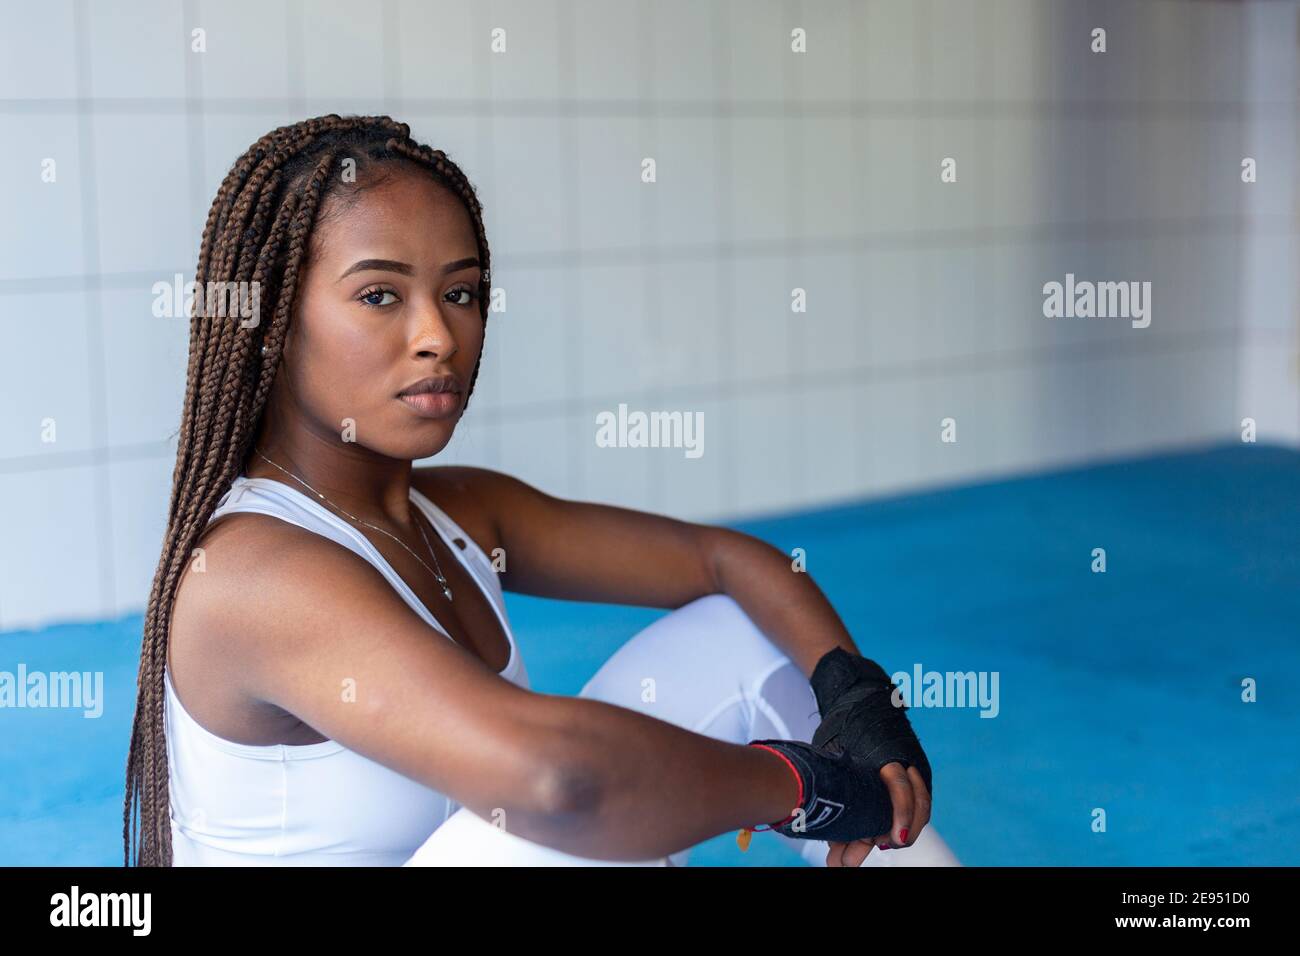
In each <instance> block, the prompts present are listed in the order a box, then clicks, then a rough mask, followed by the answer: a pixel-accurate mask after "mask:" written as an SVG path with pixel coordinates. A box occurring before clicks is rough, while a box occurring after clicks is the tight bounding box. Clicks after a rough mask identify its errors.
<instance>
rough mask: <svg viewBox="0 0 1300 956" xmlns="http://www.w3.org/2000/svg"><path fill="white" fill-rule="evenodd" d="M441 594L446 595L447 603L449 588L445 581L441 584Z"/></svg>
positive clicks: (449, 598)
mask: <svg viewBox="0 0 1300 956" xmlns="http://www.w3.org/2000/svg"><path fill="white" fill-rule="evenodd" d="M442 593H443V594H445V595H447V600H448V601H450V600H451V588H449V587H447V581H446V579H444V580H443V582H442Z"/></svg>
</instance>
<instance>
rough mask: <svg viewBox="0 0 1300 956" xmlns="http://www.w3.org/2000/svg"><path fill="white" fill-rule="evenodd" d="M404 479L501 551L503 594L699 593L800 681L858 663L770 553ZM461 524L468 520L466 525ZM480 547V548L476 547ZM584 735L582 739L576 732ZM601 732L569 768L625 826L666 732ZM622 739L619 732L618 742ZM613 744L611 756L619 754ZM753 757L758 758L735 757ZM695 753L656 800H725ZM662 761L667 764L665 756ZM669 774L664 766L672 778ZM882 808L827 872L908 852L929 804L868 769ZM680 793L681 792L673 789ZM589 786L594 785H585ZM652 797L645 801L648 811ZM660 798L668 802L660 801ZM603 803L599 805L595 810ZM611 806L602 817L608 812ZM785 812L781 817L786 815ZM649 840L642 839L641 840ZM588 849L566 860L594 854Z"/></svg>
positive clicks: (462, 469) (825, 605) (513, 485)
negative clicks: (731, 612) (878, 828)
mask: <svg viewBox="0 0 1300 956" xmlns="http://www.w3.org/2000/svg"><path fill="white" fill-rule="evenodd" d="M415 475H416V476H417V477H413V481H418V482H427V483H428V485H427V486H426V487H428V489H429V492H430V494H431V496H432V497H434V498H435V500H439V499H441V500H456V501H458V502H459V503H460V504H461V505H463V507H464V508H465V513H466V514H467V515H468V516H470V517H471V518H472V520H473V522H474V524H475V529H476V531H478V533H480V534H482V535H483V536H484V537H486V538H487V545H486V547H485V548H484V549H485V550H490V549H492V548H497V547H499V548H501V549H502V550H503V551H504V553H505V559H506V567H505V570H504V572H503V573H502V575H501V577H502V581H501V584H502V587H503V588H504V589H506V590H510V591H517V592H520V593H524V594H533V595H538V596H541V597H551V598H559V599H564V600H571V601H599V602H605V603H611V604H634V605H640V606H645V607H663V608H678V607H681V606H682V605H684V604H687V603H689V602H690V601H693V600H695V599H696V598H699V597H703V596H705V595H708V594H717V593H723V594H727V595H729V596H731V597H732V598H733V599H734V600H735V601H736V603H737V604H738V605H739V606H740V607H741V608H742V609H743V610H744V611H745V613H746V614H748V615H749V618H750V619H751V620H752V621H753V622H754V623H755V625H757V627H758V628H759V630H761V631H762V632H763V633H764V634H765V635H766V636H767V638H768V639H769V640H771V641H772V643H773V644H775V645H777V646H778V647H779V648H780V649H781V650H782V651H784V652H785V654H786V656H787V657H789V658H790V659H791V660H792V661H794V662H795V664H796V665H797V666H798V667H799V668H800V669H801V670H802V671H803V673H804V675H805V676H806V677H810V678H811V676H812V673H813V669H814V668H815V667H816V665H817V662H818V661H819V660H820V659H821V658H822V657H823V656H824V655H825V654H826V653H828V652H829V651H831V650H834V649H835V648H836V647H843V648H844V649H845V650H847V651H849V652H851V653H854V654H858V653H860V652H859V651H858V648H857V647H856V645H855V644H854V643H853V639H852V638H851V637H850V635H849V634H848V632H847V630H846V629H845V627H844V624H843V622H842V621H841V620H840V618H839V616H838V615H837V614H836V613H835V610H834V608H832V607H831V605H830V602H829V601H827V600H826V597H825V595H823V594H822V592H821V589H820V588H818V587H817V585H816V584H815V583H814V582H813V580H812V578H811V577H810V576H809V575H808V574H806V573H800V572H796V571H795V570H794V569H793V568H792V566H791V563H790V559H789V558H788V557H787V556H786V555H784V554H782V553H781V552H780V551H778V550H777V549H776V548H774V547H772V546H771V545H769V544H767V543H766V542H764V541H761V540H759V539H757V538H754V537H753V536H751V535H747V534H743V533H741V532H738V531H733V530H730V529H727V528H719V527H713V526H710V525H702V524H694V523H691V522H685V521H679V520H676V519H674V518H669V517H664V516H661V515H655V514H649V513H646V512H641V511H634V510H630V509H627V508H620V507H616V506H611V505H603V504H595V503H590V502H582V501H569V500H565V499H562V498H556V497H554V496H552V495H548V494H546V493H545V492H542V491H540V490H539V489H537V488H534V487H532V486H530V485H528V484H526V483H525V482H522V481H520V480H518V479H516V478H512V477H510V476H509V475H505V474H502V473H501V472H496V471H491V470H489V469H484V468H473V467H466V466H447V467H435V468H424V469H416V471H415ZM467 520H470V519H469V518H467ZM480 545H481V546H482V545H483V542H482V541H480ZM584 729H585V731H586V733H584ZM606 729H608V725H603V726H602V725H599V724H597V725H594V726H593V725H589V726H588V727H586V728H583V729H580V728H574V733H575V735H576V737H575V739H576V740H582V741H584V743H585V747H584V750H583V752H581V753H580V754H579V755H578V760H579V762H580V763H586V764H588V765H590V766H591V768H592V769H591V770H590V771H588V772H589V773H590V774H591V776H592V778H593V779H594V780H600V781H605V784H604V786H605V789H606V792H605V794H604V796H603V798H601V799H600V800H597V799H593V801H592V806H593V807H597V808H599V809H597V810H596V811H594V812H596V813H598V814H602V813H613V814H615V816H616V817H620V818H629V817H630V818H633V819H635V818H637V817H638V816H640V812H631V811H630V809H629V808H630V806H631V805H632V804H640V803H642V802H644V793H645V791H643V790H642V789H641V787H643V786H653V785H654V783H655V781H647V780H642V779H641V777H642V776H643V775H644V774H645V767H644V765H643V764H641V763H640V761H641V760H642V759H643V758H644V757H645V752H643V751H642V746H643V745H644V746H647V747H648V749H649V750H652V751H658V750H660V748H662V747H663V744H664V739H663V738H670V737H671V736H672V735H671V733H670V732H668V731H665V730H663V728H662V727H658V726H657V727H655V729H654V730H649V729H646V730H645V732H646V733H648V734H650V739H648V740H645V741H642V740H637V739H634V738H628V737H622V736H615V737H613V738H604V739H603V738H601V737H600V736H599V735H600V733H601V732H602V731H604V730H606ZM626 732H628V731H627V729H625V728H620V729H619V731H618V733H619V734H622V733H626ZM620 742H621V744H622V746H619V743H620ZM744 749H758V748H744ZM706 752H707V745H704V744H701V743H699V741H698V738H696V737H694V736H693V737H692V739H691V741H689V742H688V743H687V744H686V746H685V748H684V749H683V750H682V751H681V752H679V753H678V754H676V755H675V756H676V759H677V760H678V761H679V762H682V761H684V762H686V763H687V764H688V765H693V766H694V767H696V768H697V769H696V770H695V771H688V772H686V773H685V774H683V775H682V778H681V781H679V782H678V783H674V784H673V786H672V787H667V786H666V785H665V784H666V783H667V781H664V780H659V781H657V782H658V783H659V785H660V786H659V793H660V794H673V793H688V792H689V793H693V794H698V793H700V788H701V786H706V787H711V788H715V789H714V791H713V792H712V793H710V792H708V791H707V790H706V792H705V794H704V799H705V800H710V801H711V800H712V799H717V800H725V799H730V798H727V797H725V796H724V795H723V794H722V793H720V792H719V791H722V790H729V789H731V788H732V784H734V783H735V779H734V778H732V777H731V776H730V769H728V772H726V773H718V772H717V768H718V766H719V765H718V764H714V765H713V766H709V764H708V761H707V760H705V761H701V760H700V757H701V755H704V754H706ZM665 756H667V754H665ZM674 769H675V768H674ZM880 775H881V780H882V781H884V783H885V785H886V787H887V788H888V790H889V794H890V799H891V802H892V804H893V808H894V819H893V825H892V827H891V828H890V832H889V833H887V834H880V835H878V836H876V838H875V840H874V841H873V840H868V839H864V840H859V841H856V842H854V843H852V844H843V843H834V842H833V843H831V852H830V855H829V857H828V864H829V865H831V866H859V865H861V863H862V861H863V859H865V857H866V855H867V853H868V852H870V850H871V848H872V845H873V842H874V844H875V845H880V846H908V845H911V844H913V843H915V842H916V839H917V837H918V836H919V834H920V833H921V831H922V830H923V829H924V827H925V826H926V824H927V823H928V822H929V819H930V796H929V792H928V790H927V788H926V785H925V783H924V780H923V779H922V777H921V775H920V773H919V772H918V771H917V769H916V768H915V767H908V768H906V769H904V768H903V766H902V765H901V764H899V763H890V764H887V765H886V766H885V767H884V768H882V769H881V771H880ZM680 783H686V784H687V786H688V788H689V789H686V790H683V789H678V788H677V787H678V786H679V784H680ZM593 786H596V785H593ZM664 799H665V798H664V797H663V796H656V797H655V799H654V800H652V801H651V803H654V804H657V805H659V806H660V807H662V805H663V802H662V801H663V800H664ZM669 799H671V798H669ZM602 800H603V803H602ZM694 806H695V807H698V808H699V809H694V808H693V810H692V815H694V814H697V813H698V814H699V815H700V819H701V822H703V819H702V818H710V820H709V823H708V826H713V825H714V822H713V820H712V817H715V816H716V808H719V807H720V806H721V805H720V804H716V803H712V802H709V803H707V804H703V805H701V804H699V803H697V804H695V805H694ZM611 808H612V809H611ZM787 812H788V811H787ZM784 815H785V813H782V814H781V815H780V816H777V817H772V818H770V820H769V819H768V818H765V817H762V816H758V817H752V818H751V819H752V820H753V821H754V822H772V821H774V820H778V819H781V817H783V816H784ZM642 819H643V820H644V821H646V822H644V823H643V824H642V825H643V826H653V827H656V828H658V827H667V828H669V829H670V830H671V829H673V828H675V827H676V826H678V825H680V824H681V823H682V821H677V820H671V821H668V820H665V819H664V818H663V817H661V816H659V815H656V814H651V815H650V816H647V817H643V818H642ZM648 835H649V834H648ZM596 848H597V845H596V844H593V845H592V846H589V847H586V848H584V849H583V850H575V851H573V852H580V853H584V854H585V855H594V852H593V851H594V850H595V849H596Z"/></svg>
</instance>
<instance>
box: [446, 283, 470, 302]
mask: <svg viewBox="0 0 1300 956" xmlns="http://www.w3.org/2000/svg"><path fill="white" fill-rule="evenodd" d="M447 294H448V295H463V296H465V299H464V301H462V302H457V303H456V305H469V304H470V303H471V302H473V301H474V300H475V299H477V298H478V295H477V294H476V293H475V292H474V290H473V289H469V288H464V287H462V288H459V289H452V290H451V291H450V292H448V293H447Z"/></svg>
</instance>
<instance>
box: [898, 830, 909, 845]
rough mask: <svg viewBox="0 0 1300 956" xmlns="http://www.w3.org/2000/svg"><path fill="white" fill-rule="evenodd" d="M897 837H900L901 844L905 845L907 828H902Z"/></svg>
mask: <svg viewBox="0 0 1300 956" xmlns="http://www.w3.org/2000/svg"><path fill="white" fill-rule="evenodd" d="M898 835H899V836H901V837H902V838H903V842H904V843H906V842H907V827H903V829H902V831H901V832H900V833H899V834H898Z"/></svg>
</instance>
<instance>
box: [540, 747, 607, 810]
mask: <svg viewBox="0 0 1300 956" xmlns="http://www.w3.org/2000/svg"><path fill="white" fill-rule="evenodd" d="M534 778H535V785H534V787H533V807H534V810H535V812H537V813H539V814H541V815H543V816H546V817H549V818H552V819H557V820H558V819H574V818H582V817H587V816H592V815H594V814H595V813H596V810H597V808H598V807H599V806H600V804H601V799H602V795H603V793H604V789H605V788H604V785H603V783H602V782H601V779H600V775H599V774H597V773H596V772H594V771H593V770H592V769H591V768H590V767H588V766H584V765H580V764H577V763H572V762H566V761H552V762H550V763H548V764H547V765H546V766H544V767H542V768H541V769H540V770H538V771H537V772H536V773H535V775H534Z"/></svg>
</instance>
